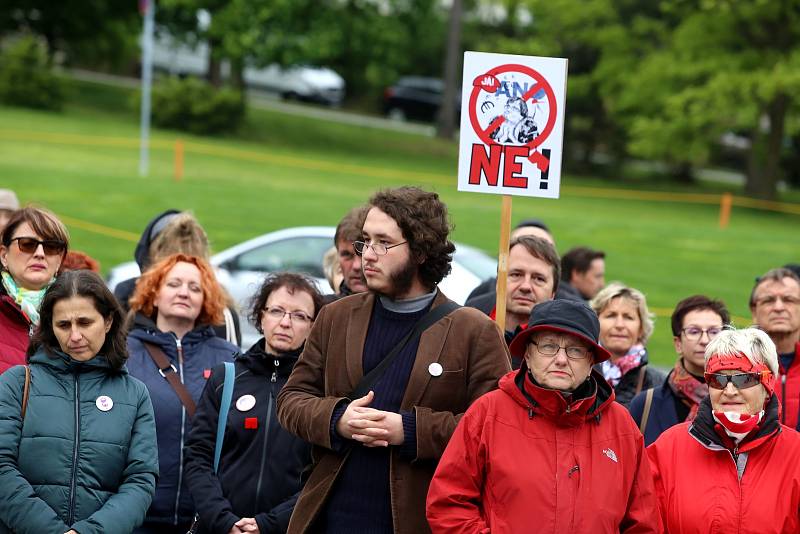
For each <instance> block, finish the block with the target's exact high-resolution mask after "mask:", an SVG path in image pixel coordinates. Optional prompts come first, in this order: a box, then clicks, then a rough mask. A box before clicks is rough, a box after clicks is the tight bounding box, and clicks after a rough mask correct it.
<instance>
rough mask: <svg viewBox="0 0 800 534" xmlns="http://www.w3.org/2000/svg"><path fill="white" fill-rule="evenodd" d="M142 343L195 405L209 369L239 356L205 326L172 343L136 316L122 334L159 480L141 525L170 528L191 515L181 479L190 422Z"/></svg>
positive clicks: (165, 334)
mask: <svg viewBox="0 0 800 534" xmlns="http://www.w3.org/2000/svg"><path fill="white" fill-rule="evenodd" d="M145 342H148V343H152V344H155V345H157V346H158V347H160V348H161V350H162V351H164V353H165V354H166V355H167V357H168V358H169V360H170V362H171V363H172V365H173V366H174V367H175V370H176V371H177V373H178V375H179V376H180V378H181V381H182V382H183V385H184V386H186V389H187V390H188V391H189V393H190V394H191V396H192V398H193V399H194V401H195V403H196V402H198V401H199V399H200V395H201V394H202V392H203V388H204V387H205V384H206V380H207V379H208V377H209V376H210V374H211V369H213V368H214V367H216V366H217V365H219V364H221V363H223V362H229V361H233V358H234V356H236V354H237V353H238V352H239V350H238V348H237V347H235V346H234V345H232V344H230V343H228V342H227V341H225V340H224V339H222V338H219V337H217V336H215V335H214V331H213V329H212V328H211V327H210V326H199V327H197V328H195V329H194V330H192V331H191V332H189V333H187V334H186V335H185V336H183V339H180V340H178V339H177V338H176V337H175V335H174V334H173V333H172V332H161V331H160V330H159V329H158V328H157V327H156V325H155V323H154V322H153V321H152V320H150V319H149V318H147V317H145V316H144V315H142V314H137V316H136V320H135V323H134V326H133V329H132V330H131V332H130V334H128V352H129V354H130V355H129V358H128V370H129V371H130V373H131V375H133V376H135V377H136V378H138V379H139V380H141V381H142V382H144V383H145V385H146V386H147V389H148V390H149V391H150V397H151V398H152V400H153V408H154V410H155V418H156V434H157V438H158V460H159V469H160V477H159V479H158V485H157V486H156V495H155V498H154V499H153V504H152V505H151V506H150V509H149V510H148V511H147V517H146V519H145V521H146V522H149V523H163V524H170V525H177V524H182V523H187V522H189V521H191V519H192V518H193V517H194V512H195V509H194V504H193V502H192V498H191V495H190V494H189V490H188V489H187V487H186V480H185V479H184V476H183V446H184V442H185V440H186V438H188V436H189V430H190V429H191V421H190V418H189V416H188V414H187V413H186V409H185V408H184V407H183V404H181V401H180V399H179V398H178V395H177V394H176V393H175V390H174V389H172V386H171V385H170V384H169V382H167V381H166V379H164V377H163V376H161V374H160V373H159V369H158V367H157V366H156V364H155V362H153V359H152V358H151V357H150V354H149V353H148V352H147V349H146V348H145Z"/></svg>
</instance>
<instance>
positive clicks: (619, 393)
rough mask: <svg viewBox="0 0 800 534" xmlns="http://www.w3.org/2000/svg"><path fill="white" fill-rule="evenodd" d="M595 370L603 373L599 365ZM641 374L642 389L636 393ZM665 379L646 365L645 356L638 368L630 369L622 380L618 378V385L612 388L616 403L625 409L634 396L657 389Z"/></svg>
mask: <svg viewBox="0 0 800 534" xmlns="http://www.w3.org/2000/svg"><path fill="white" fill-rule="evenodd" d="M595 368H596V369H597V370H598V371H600V374H602V373H603V368H602V367H601V364H598V365H596V366H595ZM642 373H644V376H643V377H642V387H641V389H639V390H638V391H637V387H638V386H639V376H640V375H641V374H642ZM666 378H667V375H666V373H664V372H663V371H659V370H658V369H656V368H655V367H653V366H652V365H648V357H647V355H645V357H644V358H642V363H641V364H640V365H639V367H636V368H635V369H631V370H630V371H628V372H627V373H625V374H624V375H623V376H622V378H620V380H619V384H617V386H616V387H615V388H614V393H615V394H616V401H617V402H618V403H620V404H622V405H623V406H625V407H626V408H627V407H628V405H629V404H630V403H631V401H632V400H633V398H634V397H635V396H636V395H638V394H639V393H641V392H642V391H647V390H648V389H650V388H657V387H659V386H660V385H661V384H663V383H664V380H666Z"/></svg>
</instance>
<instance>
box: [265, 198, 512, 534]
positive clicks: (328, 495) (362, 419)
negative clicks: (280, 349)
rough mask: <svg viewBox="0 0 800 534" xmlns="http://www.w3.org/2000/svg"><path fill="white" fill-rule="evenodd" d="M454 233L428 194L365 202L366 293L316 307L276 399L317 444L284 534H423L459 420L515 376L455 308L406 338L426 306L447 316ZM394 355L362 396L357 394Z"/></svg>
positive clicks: (490, 333)
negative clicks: (503, 379)
mask: <svg viewBox="0 0 800 534" xmlns="http://www.w3.org/2000/svg"><path fill="white" fill-rule="evenodd" d="M449 228H450V225H449V223H448V220H447V209H446V207H445V205H444V204H443V203H442V202H441V201H440V200H439V198H438V195H437V194H435V193H428V192H425V191H422V190H420V189H417V188H413V187H401V188H399V189H393V190H386V191H382V192H379V193H377V194H375V195H374V196H373V197H372V199H371V200H370V202H369V212H368V213H367V216H366V218H365V220H364V225H363V228H362V235H363V241H360V242H357V243H356V252H358V253H359V254H361V256H362V267H363V270H364V275H365V278H366V280H367V286H368V287H369V289H370V291H369V292H365V293H360V294H358V295H353V296H350V297H346V298H343V299H340V300H338V301H336V302H334V303H332V304H328V305H327V306H325V307H324V308H323V309H322V311H321V312H320V314H319V317H318V318H317V320H316V321H315V324H314V327H313V328H312V330H311V334H310V336H309V338H308V341H307V342H306V346H305V349H304V351H303V354H302V355H301V356H300V359H299V360H298V362H297V365H296V366H295V368H294V371H293V372H292V374H291V376H290V377H289V380H288V382H287V383H286V386H285V387H284V388H283V390H282V391H281V393H280V395H279V396H278V419H279V420H280V422H281V424H282V425H283V426H284V427H285V428H286V429H287V430H289V431H290V432H292V433H294V434H296V435H298V436H300V437H301V438H303V439H305V440H307V441H309V442H311V443H312V444H314V445H315V453H314V455H315V459H316V464H315V466H314V469H313V471H312V472H311V475H310V477H309V479H308V481H307V482H306V484H305V487H304V489H303V492H302V493H301V495H300V497H299V499H298V501H297V505H296V507H295V511H294V514H293V515H292V520H291V523H290V524H289V530H288V532H289V533H300V532H309V531H314V532H317V531H319V532H326V533H328V534H337V533H342V534H344V533H348V534H349V533H352V532H369V533H385V534H390V533H398V534H419V533H425V532H430V528H429V527H428V523H427V521H426V519H425V495H426V494H427V491H428V484H429V483H430V479H431V477H432V476H433V471H434V469H435V467H436V462H437V461H438V459H439V457H440V456H441V454H442V451H443V450H444V448H445V446H446V445H447V441H448V440H449V438H450V435H451V434H452V432H453V430H454V429H455V427H456V423H457V421H458V419H459V417H460V415H461V414H463V413H464V412H465V411H466V409H467V407H468V406H469V405H470V403H472V402H473V401H474V400H475V399H477V398H478V397H480V396H481V395H482V394H484V393H486V392H488V391H490V390H492V389H494V388H495V387H497V380H498V378H499V377H500V376H502V375H503V374H504V373H505V372H507V371H508V370H509V369H510V366H509V354H508V350H507V348H506V346H505V344H504V343H503V338H502V336H501V334H500V331H499V330H498V328H497V326H496V325H495V324H494V323H493V322H492V321H491V320H490V319H489V318H488V317H486V316H485V315H483V314H481V313H480V312H478V311H477V310H473V309H470V308H458V307H456V308H455V309H454V310H451V311H449V313H448V314H446V315H444V316H442V317H441V318H439V319H438V320H436V322H434V323H433V324H432V325H431V326H430V327H428V328H427V329H425V330H424V332H422V334H421V336H413V335H411V333H412V332H413V331H414V329H415V325H416V324H417V323H418V321H420V320H421V319H422V318H423V317H426V316H427V315H428V313H429V311H430V310H433V311H434V313H436V309H437V308H438V307H440V306H447V307H446V308H444V309H445V310H448V309H450V308H451V306H450V305H449V304H448V299H447V297H446V296H445V295H443V294H442V293H441V292H440V291H439V290H438V289H437V284H438V283H439V282H440V281H441V280H442V278H444V276H445V275H446V274H447V273H448V272H449V270H450V262H451V260H452V254H453V251H454V250H455V247H454V246H453V244H452V243H451V242H450V241H449V240H448V239H447V237H448V233H449ZM440 311H441V310H440ZM406 336H409V337H408V338H407V339H408V341H407V342H405V341H404V339H405V338H406ZM393 349H396V350H395V357H394V358H393V359H392V360H389V361H390V362H391V364H389V365H387V366H386V367H385V368H384V369H383V370H382V372H381V373H380V376H379V377H376V378H375V379H374V380H373V381H372V382H371V383H370V384H369V385H368V386H366V385H365V386H361V387H362V388H364V389H366V390H367V391H368V393H366V395H362V394H361V393H358V394H357V395H356V394H354V393H355V392H354V390H356V389H359V388H357V385H359V383H360V382H361V381H362V378H363V377H364V375H365V374H368V373H370V371H372V370H373V369H375V368H376V367H378V366H379V365H380V364H381V362H382V360H383V359H384V358H385V357H386V356H387V355H388V354H389V353H390V352H391V351H393ZM378 368H379V367H378ZM379 369H380V368H379Z"/></svg>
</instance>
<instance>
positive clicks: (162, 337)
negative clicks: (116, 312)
mask: <svg viewBox="0 0 800 534" xmlns="http://www.w3.org/2000/svg"><path fill="white" fill-rule="evenodd" d="M128 335H130V336H132V337H134V338H136V339H139V340H141V341H146V342H148V343H154V344H156V345H158V346H160V347H162V348H163V347H174V346H175V339H176V337H175V334H173V333H172V332H162V331H161V330H159V329H158V326H156V323H155V321H153V319H152V318H150V317H147V316H146V315H144V314H143V313H140V312H137V313H136V315H135V316H134V321H133V326H132V327H131V331H130V333H129V334H128ZM215 335H216V334H214V329H213V328H212V327H211V326H208V325H197V326H195V328H194V329H193V330H191V331H190V332H187V334H186V335H185V336H183V339H181V345H183V346H187V345H192V344H194V343H200V342H201V341H203V340H204V339H206V338H209V337H214V336H215Z"/></svg>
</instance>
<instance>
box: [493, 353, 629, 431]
mask: <svg viewBox="0 0 800 534" xmlns="http://www.w3.org/2000/svg"><path fill="white" fill-rule="evenodd" d="M500 389H501V390H502V391H503V392H504V393H506V394H508V395H509V396H510V397H511V398H512V399H514V400H515V401H516V402H517V404H519V405H520V406H522V407H524V408H525V409H527V410H528V417H529V418H533V417H534V416H535V415H539V416H542V417H546V418H548V419H551V420H553V422H554V423H556V424H557V425H559V426H576V425H579V424H581V423H583V422H584V421H588V420H591V419H594V420H596V421H597V422H598V423H599V422H600V419H601V416H602V413H603V412H604V411H605V410H606V409H607V408H608V406H609V405H610V404H611V402H613V401H614V391H613V390H612V389H611V386H609V385H608V382H606V381H605V380H604V379H603V376H602V375H601V374H600V373H598V372H597V371H595V370H592V372H591V374H590V375H589V378H588V379H587V381H586V382H585V383H584V384H582V385H581V386H580V387H579V388H578V389H577V390H576V392H575V393H573V395H571V396H570V397H569V400H568V399H567V397H565V396H564V395H562V394H561V392H560V391H558V390H555V389H548V388H544V387H542V386H540V385H538V384H536V383H534V382H533V380H532V379H531V378H530V375H529V374H528V366H527V364H526V363H525V362H524V361H523V362H522V367H520V368H519V370H517V371H511V372H510V373H508V374H506V375H505V376H503V377H502V378H501V379H500Z"/></svg>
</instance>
